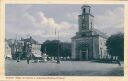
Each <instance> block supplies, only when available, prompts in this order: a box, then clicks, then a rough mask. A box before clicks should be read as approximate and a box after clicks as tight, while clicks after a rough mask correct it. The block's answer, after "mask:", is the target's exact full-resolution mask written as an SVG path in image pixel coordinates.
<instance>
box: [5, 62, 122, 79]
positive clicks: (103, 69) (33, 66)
mask: <svg viewBox="0 0 128 81" xmlns="http://www.w3.org/2000/svg"><path fill="white" fill-rule="evenodd" d="M5 75H7V76H123V75H124V70H123V64H122V66H119V65H118V64H107V63H97V62H91V61H61V63H60V64H57V63H55V62H45V63H32V62H30V64H27V61H20V62H16V61H14V60H7V61H6V62H5Z"/></svg>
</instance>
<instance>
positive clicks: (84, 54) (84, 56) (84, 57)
mask: <svg viewBox="0 0 128 81" xmlns="http://www.w3.org/2000/svg"><path fill="white" fill-rule="evenodd" d="M81 60H88V50H81Z"/></svg>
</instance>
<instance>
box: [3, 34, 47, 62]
mask: <svg viewBox="0 0 128 81" xmlns="http://www.w3.org/2000/svg"><path fill="white" fill-rule="evenodd" d="M30 55H31V58H32V59H36V58H42V55H43V54H42V53H41V44H39V43H38V42H37V41H36V40H34V39H33V38H32V37H31V36H30V37H29V38H26V39H24V38H21V39H20V40H16V39H8V40H7V39H5V58H12V59H14V60H20V59H23V60H24V59H27V57H28V56H30ZM43 56H44V55H43ZM45 56H47V55H46V54H45Z"/></svg>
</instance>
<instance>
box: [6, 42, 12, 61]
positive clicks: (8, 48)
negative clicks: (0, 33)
mask: <svg viewBox="0 0 128 81" xmlns="http://www.w3.org/2000/svg"><path fill="white" fill-rule="evenodd" d="M5 58H6V59H8V58H12V55H11V47H10V46H9V44H8V42H7V40H5Z"/></svg>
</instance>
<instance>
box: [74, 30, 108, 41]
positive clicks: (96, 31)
mask: <svg viewBox="0 0 128 81" xmlns="http://www.w3.org/2000/svg"><path fill="white" fill-rule="evenodd" d="M92 32H93V36H95V35H97V36H101V37H103V38H106V39H107V38H108V36H107V35H106V34H105V33H103V32H101V31H100V30H98V29H95V28H93V29H92ZM76 38H80V35H79V33H77V34H76V35H75V36H74V37H72V39H76Z"/></svg>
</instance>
